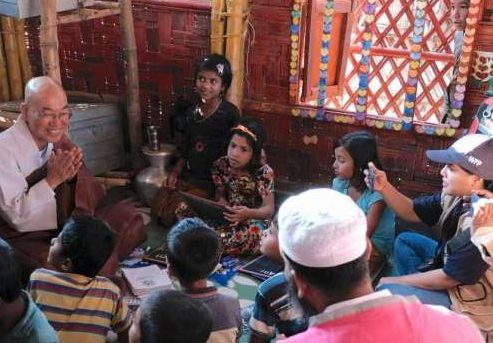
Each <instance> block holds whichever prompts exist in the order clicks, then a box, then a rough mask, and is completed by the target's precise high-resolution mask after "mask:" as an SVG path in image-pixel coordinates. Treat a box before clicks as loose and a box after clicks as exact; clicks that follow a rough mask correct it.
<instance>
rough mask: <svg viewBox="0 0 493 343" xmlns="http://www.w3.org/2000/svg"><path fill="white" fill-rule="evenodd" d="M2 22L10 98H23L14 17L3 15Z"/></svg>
mask: <svg viewBox="0 0 493 343" xmlns="http://www.w3.org/2000/svg"><path fill="white" fill-rule="evenodd" d="M1 22H2V32H3V43H4V51H5V59H6V60H7V74H8V82H9V85H10V100H20V99H22V77H21V67H20V65H19V56H18V55H17V42H16V40H15V29H14V19H13V18H10V17H2V19H1Z"/></svg>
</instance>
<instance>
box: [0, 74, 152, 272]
mask: <svg viewBox="0 0 493 343" xmlns="http://www.w3.org/2000/svg"><path fill="white" fill-rule="evenodd" d="M69 120H70V110H69V108H68V103H67V96H66V94H65V91H64V90H63V88H62V87H61V86H60V85H58V84H57V83H56V82H55V81H53V80H52V79H51V78H49V77H46V76H42V77H36V78H33V79H31V80H30V81H29V82H28V83H27V85H26V89H25V101H24V102H23V103H22V104H21V114H20V116H19V118H18V120H17V122H16V123H15V124H14V125H13V126H12V127H10V128H9V129H7V130H6V131H4V132H2V133H1V134H0V161H1V163H0V215H1V218H0V236H1V237H2V238H4V239H6V240H7V241H9V243H10V244H11V245H12V246H13V247H14V249H15V250H16V253H17V254H18V256H19V257H20V259H21V263H23V264H24V267H25V268H26V269H27V271H30V270H32V269H33V268H36V267H39V266H40V265H44V264H45V260H46V255H47V252H48V247H49V242H50V240H51V238H52V237H54V236H56V235H57V230H56V229H60V228H61V227H63V224H64V223H65V221H66V219H67V218H68V217H69V216H70V215H72V214H76V213H86V214H92V215H95V216H99V217H104V219H106V220H107V221H108V222H109V224H110V225H111V226H112V228H113V229H114V230H115V231H116V232H117V235H118V239H117V246H116V248H115V253H114V254H113V255H115V256H113V257H112V258H110V260H111V264H112V266H111V267H109V268H106V270H105V271H106V272H107V274H111V273H113V272H114V270H115V269H116V265H117V263H118V259H119V258H122V257H123V255H126V254H128V253H129V252H130V251H131V250H132V249H133V248H134V247H135V246H136V245H138V244H140V243H141V242H142V241H143V240H144V238H145V232H144V228H143V222H142V218H141V216H140V215H138V213H137V212H136V211H135V209H134V208H133V207H128V208H122V206H120V207H115V208H111V209H109V210H108V209H105V211H102V212H104V214H101V213H100V215H98V209H97V208H98V205H99V203H100V200H101V199H102V198H103V197H104V196H105V190H104V188H103V187H102V186H101V185H99V184H97V183H96V182H95V179H94V178H92V177H91V176H90V175H89V173H88V171H87V168H85V167H84V166H83V160H82V152H81V150H80V149H79V148H78V147H76V146H74V145H73V143H71V142H70V141H69V140H68V139H67V138H66V137H65V133H66V132H67V128H68V125H69ZM123 207H125V205H123ZM122 226H123V227H122ZM122 241H123V242H122Z"/></svg>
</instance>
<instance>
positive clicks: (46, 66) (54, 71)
mask: <svg viewBox="0 0 493 343" xmlns="http://www.w3.org/2000/svg"><path fill="white" fill-rule="evenodd" d="M56 20H57V12H56V0H43V5H42V6H41V27H40V29H39V43H40V45H41V59H42V61H43V73H44V74H45V75H47V76H49V77H51V78H52V79H53V80H55V81H57V82H58V83H59V84H60V85H61V84H62V78H61V76H60V61H59V57H58V34H57V22H56Z"/></svg>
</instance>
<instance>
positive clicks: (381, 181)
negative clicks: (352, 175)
mask: <svg viewBox="0 0 493 343" xmlns="http://www.w3.org/2000/svg"><path fill="white" fill-rule="evenodd" d="M370 169H372V173H370ZM364 173H365V175H366V177H365V182H366V186H367V187H368V189H371V188H373V190H374V191H377V192H381V191H382V189H384V188H385V186H386V185H387V183H388V182H389V181H388V180H387V174H385V172H384V171H383V170H380V169H377V167H375V164H373V162H369V163H368V169H365V170H364ZM370 174H373V175H370ZM370 176H371V178H372V179H373V181H371V180H370Z"/></svg>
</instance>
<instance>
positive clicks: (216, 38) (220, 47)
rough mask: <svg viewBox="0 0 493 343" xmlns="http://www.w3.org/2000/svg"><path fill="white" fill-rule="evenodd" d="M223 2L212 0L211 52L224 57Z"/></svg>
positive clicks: (222, 0) (221, 0)
mask: <svg viewBox="0 0 493 343" xmlns="http://www.w3.org/2000/svg"><path fill="white" fill-rule="evenodd" d="M224 1H225V0H212V9H211V52H212V53H216V54H220V55H224V27H225V25H224V22H225V19H224V15H223V13H224V9H225V8H224V7H225V2H224Z"/></svg>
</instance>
